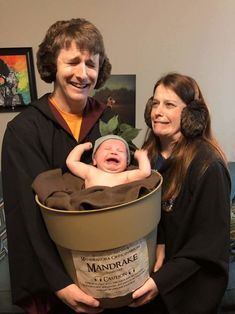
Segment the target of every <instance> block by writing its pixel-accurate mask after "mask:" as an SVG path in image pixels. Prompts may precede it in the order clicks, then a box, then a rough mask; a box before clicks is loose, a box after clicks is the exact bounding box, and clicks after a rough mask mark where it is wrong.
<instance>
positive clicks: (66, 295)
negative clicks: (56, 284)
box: [55, 284, 103, 313]
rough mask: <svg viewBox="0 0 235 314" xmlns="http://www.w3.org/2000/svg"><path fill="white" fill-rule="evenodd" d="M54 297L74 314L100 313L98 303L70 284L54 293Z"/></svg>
mask: <svg viewBox="0 0 235 314" xmlns="http://www.w3.org/2000/svg"><path fill="white" fill-rule="evenodd" d="M55 294H56V296H57V297H58V298H59V299H60V300H61V301H63V302H64V303H65V304H67V305H68V306H69V307H70V308H71V309H73V310H74V311H75V312H76V313H101V312H102V311H103V309H102V308H100V307H99V305H100V304H99V301H98V300H96V299H94V298H93V297H91V296H89V295H88V294H86V293H84V292H83V291H82V290H81V289H80V288H79V287H78V286H76V285H75V284H71V285H69V286H67V287H65V288H63V289H61V290H58V291H56V292H55Z"/></svg>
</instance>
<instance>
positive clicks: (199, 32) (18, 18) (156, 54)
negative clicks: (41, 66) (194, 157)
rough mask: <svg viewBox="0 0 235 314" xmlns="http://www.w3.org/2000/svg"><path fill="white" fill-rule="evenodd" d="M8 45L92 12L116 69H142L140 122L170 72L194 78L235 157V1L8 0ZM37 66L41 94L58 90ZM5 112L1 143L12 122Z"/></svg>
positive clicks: (4, 9)
mask: <svg viewBox="0 0 235 314" xmlns="http://www.w3.org/2000/svg"><path fill="white" fill-rule="evenodd" d="M0 12H1V18H0V47H26V46H31V47H33V51H34V57H35V54H36V51H37V47H38V44H39V43H40V42H41V40H42V39H43V37H44V35H45V32H46V30H47V28H48V27H49V26H50V25H51V24H52V23H54V22H55V21H56V20H59V19H70V18H72V17H85V18H87V19H88V20H90V21H92V22H93V23H94V24H96V25H97V26H98V28H99V29H100V30H101V32H102V34H103V36H104V40H105V45H106V50H107V54H108V56H109V58H110V60H111V62H112V65H113V74H136V78H137V90H136V96H137V103H136V112H137V113H136V124H137V127H139V128H142V130H143V131H142V133H141V134H140V135H139V137H138V139H137V144H139V145H141V143H142V140H143V137H144V133H145V125H144V120H143V110H144V106H145V103H146V100H147V98H148V97H150V96H151V94H152V89H153V85H154V83H155V81H156V80H157V79H158V78H159V76H161V75H162V74H164V73H166V72H168V71H178V72H181V73H184V74H187V75H190V76H192V77H194V78H195V79H196V80H197V81H198V83H199V85H200V87H201V89H202V92H203V93H204V95H205V98H206V99H207V101H208V104H209V107H210V109H211V114H212V126H213V128H214V133H215V135H216V137H217V139H218V141H219V143H220V144H221V145H222V147H223V148H224V150H225V152H226V154H227V157H228V159H229V160H235V144H234V142H235V140H234V139H235V127H234V123H233V120H234V119H235V106H234V104H233V103H234V101H235V97H234V96H233V91H234V86H235V79H234V73H235V57H234V55H235V36H234V34H235V1H234V0H197V1H195V0H169V1H166V0H145V1H140V0H139V1H138V0H86V1H80V0H66V1H65V0H56V1H53V0H40V1H35V0H21V1H18V0H0ZM35 71H36V80H37V90H38V95H39V96H41V95H42V94H43V93H45V92H47V91H50V90H51V86H50V85H48V84H45V83H43V82H42V81H41V80H40V78H39V76H38V74H37V70H36V68H35ZM13 116H14V114H6V113H1V114H0V145H1V141H2V136H3V132H4V129H5V126H6V123H7V121H8V120H10V119H11V118H12V117H13Z"/></svg>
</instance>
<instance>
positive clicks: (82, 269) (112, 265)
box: [72, 239, 149, 298]
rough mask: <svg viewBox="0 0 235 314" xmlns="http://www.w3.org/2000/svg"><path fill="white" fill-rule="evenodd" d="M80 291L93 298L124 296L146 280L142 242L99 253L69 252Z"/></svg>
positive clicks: (144, 252)
mask: <svg viewBox="0 0 235 314" xmlns="http://www.w3.org/2000/svg"><path fill="white" fill-rule="evenodd" d="M72 255H73V262H74V265H75V269H76V275H77V280H78V283H79V286H80V288H81V289H82V290H83V291H84V292H86V293H87V294H89V295H91V296H93V297H96V298H115V297H119V296H124V295H126V294H128V293H130V292H132V291H134V290H136V289H137V288H139V287H140V286H141V285H143V284H144V282H145V281H146V280H147V279H148V278H149V259H148V247H147V243H146V240H145V239H141V240H139V241H136V242H134V243H131V244H128V245H125V246H122V247H120V248H116V249H112V250H107V251H102V252H81V251H72Z"/></svg>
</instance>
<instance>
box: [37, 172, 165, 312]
mask: <svg viewBox="0 0 235 314" xmlns="http://www.w3.org/2000/svg"><path fill="white" fill-rule="evenodd" d="M158 175H159V178H160V181H159V184H158V186H157V187H156V188H155V189H154V190H153V191H151V192H150V193H149V194H147V195H145V196H143V197H141V198H139V199H137V200H134V201H131V202H128V203H125V204H122V205H118V206H115V207H106V208H103V209H98V210H91V211H67V210H57V209H53V208H49V207H46V206H44V205H43V204H41V203H40V201H39V199H38V197H37V195H36V202H37V203H38V204H39V206H40V209H41V212H42V215H43V218H44V221H45V224H46V227H47V229H48V232H49V235H50V237H51V238H52V240H53V241H54V242H55V244H56V245H57V248H58V251H59V253H60V256H61V258H62V261H63V263H64V265H65V268H66V270H67V272H68V274H69V275H70V276H71V278H72V279H73V280H74V282H75V283H76V284H78V285H79V286H80V287H81V288H82V290H84V291H85V292H86V293H88V294H90V295H93V296H94V297H96V298H97V299H99V300H100V302H101V305H102V306H103V307H104V308H116V307H121V306H125V305H128V304H129V303H130V302H131V301H132V299H131V294H132V292H133V291H134V290H135V289H137V288H138V287H139V286H141V285H142V284H143V283H144V282H141V280H142V281H143V280H146V279H143V276H144V274H143V273H144V272H147V276H148V275H149V273H150V272H151V271H152V268H153V265H154V262H155V248H156V234H157V225H158V223H159V220H160V213H161V185H162V177H161V175H160V174H158ZM120 252H121V253H120ZM141 259H142V260H141ZM79 261H80V263H82V262H83V263H84V265H85V266H84V267H88V273H89V274H85V276H87V275H89V276H91V279H87V278H85V279H83V284H81V282H80V281H79V277H80V274H81V273H79V270H78V266H77V264H76V263H77V262H79ZM138 263H139V264H138ZM146 263H147V266H146ZM143 265H145V266H143ZM79 267H80V265H79ZM82 267H83V265H82V264H81V268H82ZM143 267H145V269H143ZM107 268H108V271H109V273H108V275H107V274H106V275H102V271H103V269H107ZM113 268H117V271H118V272H117V273H115V271H114V269H113ZM81 271H82V270H81ZM145 275H146V274H145ZM102 276H103V277H102ZM105 276H106V277H105ZM112 280H113V281H112ZM135 281H136V283H135ZM133 287H134V288H133ZM90 289H91V290H92V291H94V289H95V293H92V292H91V291H90ZM96 290H97V294H96ZM112 290H113V295H111V296H110V295H109V294H110V291H112ZM119 292H120V295H117V294H118V293H119ZM107 293H108V297H107ZM123 294H124V295H123Z"/></svg>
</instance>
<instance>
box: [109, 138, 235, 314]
mask: <svg viewBox="0 0 235 314" xmlns="http://www.w3.org/2000/svg"><path fill="white" fill-rule="evenodd" d="M206 159H209V160H210V161H211V162H210V165H209V167H208V168H207V170H206V171H205V173H204V174H203V175H202V176H200V175H199V173H200V169H201V168H202V167H203V163H204V161H205V160H206ZM169 171H171V169H170V162H169V161H166V162H165V163H163V165H162V167H161V169H159V172H161V173H162V175H163V189H164V184H165V182H167V175H168V173H169ZM158 230H161V236H159V240H160V241H161V243H162V242H164V243H165V245H166V257H165V262H164V264H163V266H162V267H161V268H160V269H159V271H158V272H156V273H153V274H152V275H151V277H152V278H153V279H154V281H155V282H156V284H157V286H158V289H159V295H158V296H157V297H156V298H155V299H154V300H153V301H152V302H150V303H149V304H147V305H144V306H142V307H139V308H136V309H131V308H128V307H125V308H122V309H116V310H108V311H105V312H104V313H105V314H106V313H107V314H108V313H110V314H127V313H130V314H216V313H218V310H219V305H220V302H221V300H222V297H223V295H224V292H225V289H226V286H227V281H228V263H229V238H230V237H229V231H230V177H229V173H228V170H227V169H226V167H225V165H224V164H223V162H222V161H221V160H219V159H218V158H217V157H216V156H215V154H214V153H213V152H212V151H211V150H210V149H209V148H208V146H207V145H206V144H202V143H201V145H199V147H198V154H197V156H196V157H195V159H194V160H193V161H192V163H191V165H190V167H189V168H188V170H187V174H186V178H185V182H184V184H183V187H182V189H181V191H180V194H179V196H178V197H177V199H176V200H175V202H174V203H173V207H172V211H169V212H166V211H163V210H162V218H161V221H160V225H159V228H158Z"/></svg>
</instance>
